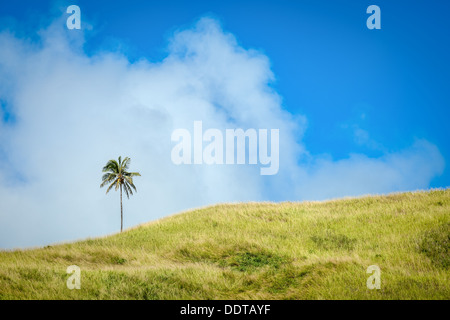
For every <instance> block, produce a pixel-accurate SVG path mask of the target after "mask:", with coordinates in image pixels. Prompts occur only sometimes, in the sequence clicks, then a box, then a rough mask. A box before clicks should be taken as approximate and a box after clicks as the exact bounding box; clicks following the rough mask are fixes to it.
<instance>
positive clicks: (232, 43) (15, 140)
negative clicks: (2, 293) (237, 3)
mask: <svg viewBox="0 0 450 320" xmlns="http://www.w3.org/2000/svg"><path fill="white" fill-rule="evenodd" d="M63 26H64V23H63V22H61V21H57V22H55V23H54V24H52V25H51V26H50V27H49V28H48V29H46V30H43V31H42V32H41V33H40V34H41V38H42V43H40V44H36V43H32V42H29V41H26V40H24V39H19V38H16V37H15V36H14V35H12V34H10V33H7V32H3V33H1V34H0V48H1V49H0V99H1V100H2V101H5V102H6V103H7V105H8V109H9V110H10V112H11V113H13V114H14V117H15V119H16V120H15V122H14V123H4V122H0V157H1V155H2V154H4V155H5V156H4V157H3V158H2V165H0V222H1V223H0V247H3V248H12V247H20V246H30V245H42V244H47V243H50V242H55V241H63V240H72V239H78V238H83V237H87V236H92V237H94V236H98V235H101V234H106V233H111V232H116V231H117V230H118V229H119V226H120V225H119V224H120V218H119V215H120V211H119V196H118V194H117V193H115V192H112V193H110V194H108V195H107V196H105V194H104V193H105V190H104V189H99V184H100V178H101V168H102V167H103V165H104V164H105V163H106V161H107V160H109V159H112V158H117V157H118V156H119V155H122V156H129V157H131V159H132V163H131V169H132V170H136V171H139V172H140V173H141V174H142V177H141V178H136V186H137V188H138V192H137V194H136V195H135V196H133V197H132V198H131V200H130V201H128V200H125V202H124V220H125V227H130V226H133V225H136V224H138V223H142V222H145V221H149V220H153V219H156V218H158V217H162V216H164V215H167V214H171V213H175V212H178V211H181V210H185V209H188V208H192V207H198V206H202V205H206V204H212V203H216V202H226V201H247V200H256V201H257V200H302V199H323V198H330V197H338V196H344V195H358V194H365V193H370V192H372V193H374V192H375V193H381V192H389V191H396V190H410V189H417V188H426V187H428V186H429V183H430V180H431V179H432V178H433V177H434V176H436V175H438V174H440V173H441V172H442V170H443V166H444V161H443V158H442V156H441V155H440V153H439V150H438V149H437V148H436V147H435V146H434V145H432V144H430V143H429V142H426V141H418V142H417V143H416V144H415V145H414V146H412V147H411V148H409V149H407V150H404V151H401V152H398V153H394V154H387V155H385V156H384V157H382V158H379V159H370V158H368V157H366V156H364V155H352V156H350V158H349V159H346V160H341V161H332V160H324V159H318V158H316V157H312V156H311V155H309V154H308V152H307V151H306V149H305V148H304V146H303V145H302V144H301V143H299V142H298V141H300V140H301V136H302V133H303V130H304V128H305V118H304V117H301V116H293V115H291V114H290V113H288V112H286V111H284V110H283V109H282V106H281V99H280V97H279V95H278V94H277V93H276V92H275V91H274V90H273V89H272V88H271V87H270V85H269V84H270V82H271V80H272V79H273V77H274V75H273V73H272V72H271V69H270V63H269V60H268V58H267V57H266V56H264V55H263V54H261V53H259V52H257V51H254V50H247V49H244V48H242V47H240V46H239V45H238V44H237V42H236V40H235V38H234V36H233V35H231V34H229V33H226V32H224V31H223V30H221V28H220V26H219V25H218V23H217V22H216V21H215V20H212V19H209V18H203V19H201V20H200V21H199V22H198V23H197V24H196V25H195V26H194V27H193V28H191V29H187V30H182V31H179V32H177V33H176V34H175V35H174V36H173V38H172V40H171V42H170V46H169V49H170V50H169V52H170V54H169V55H168V56H167V58H166V59H164V60H163V61H161V62H160V63H150V62H148V61H146V60H145V59H143V60H141V61H139V62H136V63H130V62H129V61H128V60H127V58H126V57H125V56H123V55H120V54H118V53H102V54H98V55H95V56H92V57H89V56H87V55H86V54H84V53H83V51H82V44H83V39H82V36H73V35H72V33H70V31H67V30H64V29H63V28H62V27H63ZM195 120H202V121H203V125H204V128H205V129H206V128H207V127H209V128H218V129H221V130H224V129H225V128H243V129H246V128H256V129H259V128H268V129H270V128H279V129H280V170H279V173H278V174H277V175H276V176H260V175H259V167H257V166H237V165H236V166H233V165H222V166H217V165H215V166H214V165H213V166H207V165H203V166H198V165H190V166H175V165H174V164H172V162H171V159H170V155H171V148H172V147H173V145H174V144H173V143H172V142H171V140H170V137H171V133H172V131H173V130H174V129H177V128H188V129H190V128H192V125H193V122H194V121H195ZM299 161H302V162H305V163H306V162H307V164H304V165H299ZM18 177H20V179H19V178H18Z"/></svg>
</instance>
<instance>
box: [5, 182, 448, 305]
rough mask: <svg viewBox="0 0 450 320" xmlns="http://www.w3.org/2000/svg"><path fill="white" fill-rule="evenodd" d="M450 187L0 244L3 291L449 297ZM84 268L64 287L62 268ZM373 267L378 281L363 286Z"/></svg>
mask: <svg viewBox="0 0 450 320" xmlns="http://www.w3.org/2000/svg"><path fill="white" fill-rule="evenodd" d="M449 237H450V190H449V189H446V190H432V191H427V192H408V193H398V194H391V195H386V196H367V197H362V198H355V199H342V200H333V201H324V202H298V203H294V202H283V203H243V204H219V205H215V206H211V207H207V208H202V209H198V210H193V211H189V212H185V213H182V214H178V215H174V216H171V217H167V218H164V219H161V220H158V221H154V222H151V223H148V224H144V225H140V226H137V227H135V228H132V229H129V230H126V231H124V232H123V233H119V234H115V235H111V236H108V237H103V238H97V239H88V240H84V241H78V242H75V243H68V244H61V245H53V246H47V247H45V248H38V249H30V250H16V251H11V252H9V251H3V252H0V299H447V300H448V299H450V282H449V266H450V255H449V246H450V241H449ZM70 265H77V266H79V267H80V269H81V289H80V290H69V289H68V288H67V287H66V281H67V279H68V277H69V274H67V273H66V268H67V267H68V266H70ZM371 265H377V266H379V268H380V270H381V289H379V290H376V289H374V290H369V289H368V288H367V286H366V281H367V278H368V277H369V276H370V274H368V273H366V270H367V268H368V267H369V266H371Z"/></svg>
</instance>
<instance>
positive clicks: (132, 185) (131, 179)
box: [124, 176, 137, 194]
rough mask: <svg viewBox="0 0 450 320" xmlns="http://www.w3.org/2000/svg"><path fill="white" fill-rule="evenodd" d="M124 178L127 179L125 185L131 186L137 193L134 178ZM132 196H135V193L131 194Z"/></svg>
mask: <svg viewBox="0 0 450 320" xmlns="http://www.w3.org/2000/svg"><path fill="white" fill-rule="evenodd" d="M124 178H125V183H126V184H127V185H130V186H131V187H133V189H134V191H137V190H136V187H135V186H134V183H133V178H131V177H127V176H125V177H124ZM131 194H133V193H131Z"/></svg>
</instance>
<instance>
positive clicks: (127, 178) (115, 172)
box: [100, 157, 141, 231]
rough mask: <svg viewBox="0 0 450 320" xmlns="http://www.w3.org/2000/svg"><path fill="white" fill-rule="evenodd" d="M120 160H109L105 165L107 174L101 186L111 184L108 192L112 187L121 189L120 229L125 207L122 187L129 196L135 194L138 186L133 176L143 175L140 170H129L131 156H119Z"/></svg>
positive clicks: (104, 170)
mask: <svg viewBox="0 0 450 320" xmlns="http://www.w3.org/2000/svg"><path fill="white" fill-rule="evenodd" d="M118 160H119V161H116V160H109V161H108V163H106V166H104V167H103V172H105V174H104V175H103V177H102V183H101V184H100V188H102V187H104V186H106V185H107V184H109V187H108V189H106V193H108V192H109V190H111V188H112V187H114V186H115V187H116V188H115V189H116V191H117V190H118V189H120V218H121V223H120V231H122V227H123V209H122V187H123V189H124V190H125V194H126V195H127V198H128V199H129V198H130V194H131V195H133V190H134V191H135V192H136V191H137V190H136V187H135V185H134V183H133V177H135V176H141V175H140V173H139V172H128V171H127V170H128V169H129V166H130V158H128V157H125V158H124V159H123V161H122V157H119V159H118Z"/></svg>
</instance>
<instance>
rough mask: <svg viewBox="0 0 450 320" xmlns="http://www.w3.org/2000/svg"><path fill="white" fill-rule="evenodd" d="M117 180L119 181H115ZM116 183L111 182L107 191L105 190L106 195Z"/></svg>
mask: <svg viewBox="0 0 450 320" xmlns="http://www.w3.org/2000/svg"><path fill="white" fill-rule="evenodd" d="M117 180H119V179H117ZM117 180H116V181H117ZM116 181H113V182H112V183H111V184H110V185H109V187H108V189H106V193H108V192H109V190H111V188H112V187H113V186H114V185H115V184H116ZM116 190H117V189H116Z"/></svg>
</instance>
